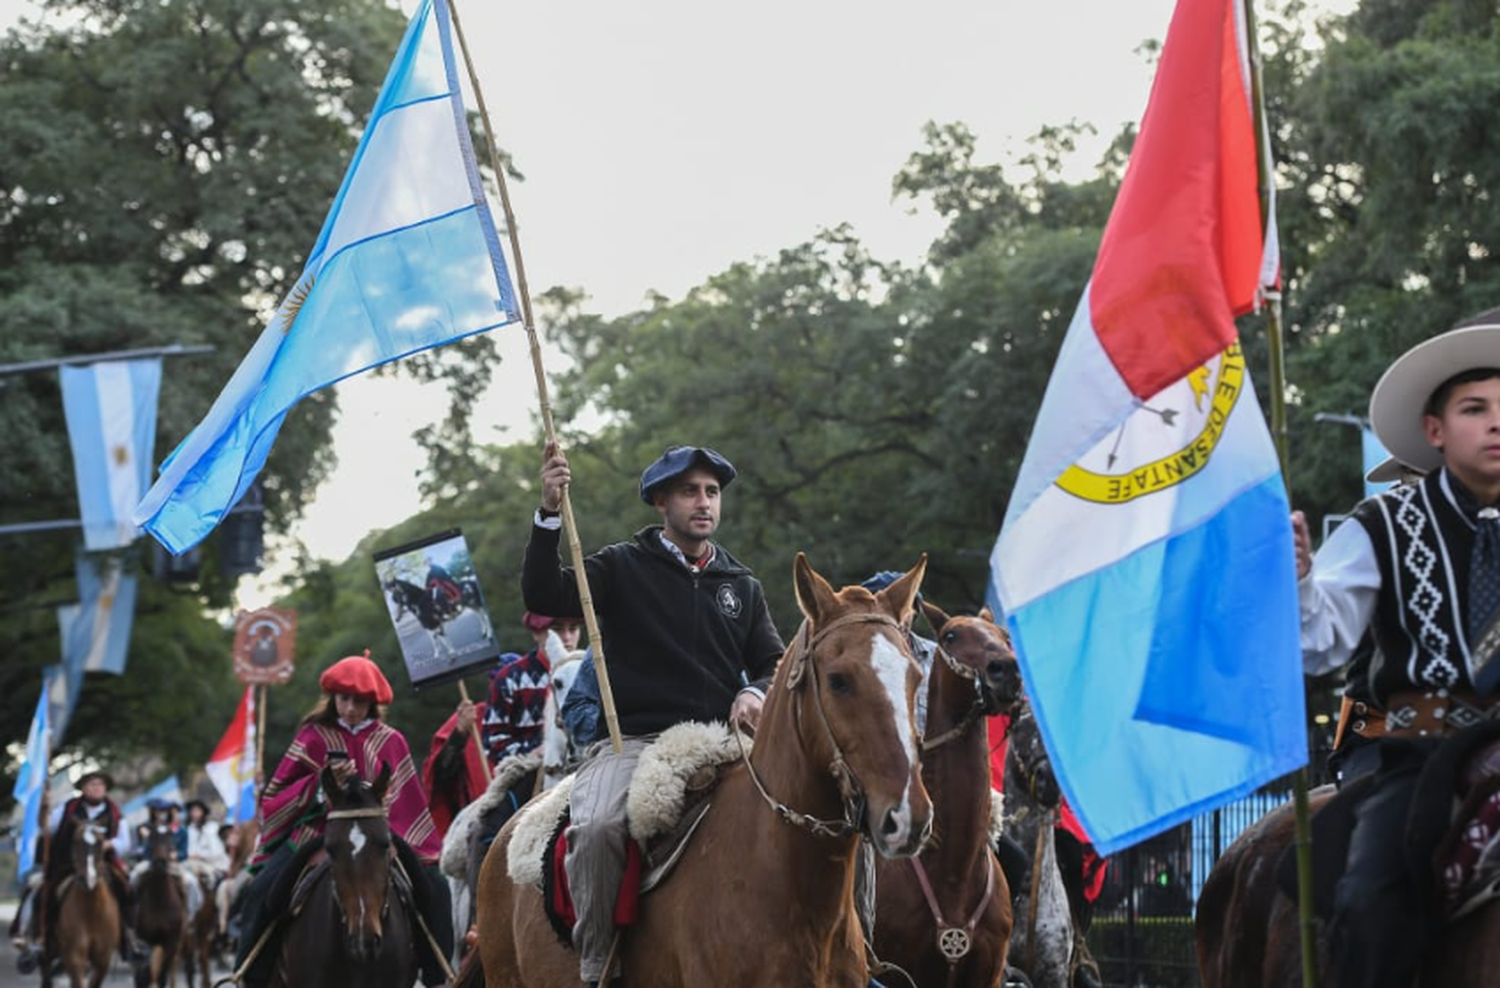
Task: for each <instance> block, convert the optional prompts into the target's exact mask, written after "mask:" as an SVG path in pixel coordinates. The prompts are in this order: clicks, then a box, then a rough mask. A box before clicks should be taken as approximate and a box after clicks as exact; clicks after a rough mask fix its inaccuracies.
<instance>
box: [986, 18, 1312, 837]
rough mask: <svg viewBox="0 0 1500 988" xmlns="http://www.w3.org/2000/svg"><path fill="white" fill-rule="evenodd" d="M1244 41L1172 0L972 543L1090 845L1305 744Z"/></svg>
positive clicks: (1297, 757)
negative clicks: (1089, 268)
mask: <svg viewBox="0 0 1500 988" xmlns="http://www.w3.org/2000/svg"><path fill="white" fill-rule="evenodd" d="M1247 52H1248V44H1247V34H1246V25H1245V21H1244V12H1243V8H1242V6H1241V3H1240V0H1180V2H1179V3H1178V5H1177V10H1176V13H1175V14H1174V15H1173V18H1172V24H1171V27H1170V29H1169V31H1168V34H1167V41H1166V44H1165V46H1164V47H1163V50H1162V57H1161V63H1160V65H1159V68H1158V70H1157V76H1156V80H1155V83H1154V85H1153V87H1152V92H1151V99H1150V102H1149V104H1148V106H1147V108H1146V115H1145V117H1144V118H1143V119H1142V121H1141V127H1140V134H1139V137H1138V139H1137V141H1136V145H1135V149H1134V151H1133V153H1132V155H1131V159H1130V164H1129V167H1128V169H1127V171H1126V174H1125V179H1124V182H1123V184H1122V185H1121V188H1120V193H1119V197H1118V199H1117V200H1116V202H1115V206H1114V209H1113V211H1112V212H1111V214H1110V218H1109V222H1108V224H1107V226H1106V227H1105V231H1104V237H1103V240H1102V242H1101V244H1100V248H1099V255H1098V258H1097V260H1096V261H1095V264H1094V271H1093V277H1092V278H1091V279H1090V281H1089V283H1088V285H1087V286H1086V287H1085V288H1084V293H1083V299H1082V301H1081V302H1080V304H1079V306H1078V311H1077V313H1076V314H1075V315H1074V317H1073V322H1072V324H1071V325H1070V327H1069V329H1068V333H1067V336H1066V337H1065V339H1064V341H1063V345H1062V349H1061V352H1060V353H1059V355H1058V358H1057V364H1056V366H1055V367H1054V369H1053V373H1052V379H1051V381H1050V382H1049V384H1048V387H1047V394H1046V397H1045V398H1044V399H1043V402H1042V407H1041V410H1040V412H1039V413H1038V417H1037V422H1036V425H1035V428H1034V430H1033V432H1032V436H1031V440H1030V443H1029V446H1028V448H1027V452H1026V458H1025V461H1024V462H1023V464H1022V467H1021V471H1020V474H1019V476H1018V478H1017V483H1016V487H1015V489H1014V491H1013V492H1012V496H1011V501H1010V507H1009V510H1008V512H1007V514H1006V519H1005V524H1004V527H1003V528H1002V530H1001V533H1000V537H999V539H998V541H997V542H996V545H995V550H994V553H993V555H992V557H991V564H992V569H991V583H992V586H991V590H992V592H993V596H994V598H995V602H996V603H998V604H999V606H1000V607H1001V609H1002V610H1003V612H1004V613H1005V614H1006V615H1007V619H1008V621H1009V623H1010V627H1011V630H1012V633H1013V634H1014V636H1015V638H1016V642H1017V646H1018V652H1019V654H1020V659H1021V664H1022V672H1023V676H1024V678H1025V681H1026V684H1027V690H1028V692H1029V694H1030V696H1031V700H1032V703H1033V705H1034V706H1035V709H1036V714H1037V720H1038V722H1039V725H1040V727H1041V729H1042V734H1043V738H1044V740H1045V741H1046V744H1047V748H1048V751H1049V752H1050V753H1051V755H1052V758H1053V764H1054V767H1055V768H1056V770H1057V773H1058V778H1059V782H1060V783H1061V785H1062V789H1063V791H1064V792H1065V793H1066V794H1067V797H1068V800H1069V801H1070V802H1071V803H1072V804H1073V807H1074V809H1075V810H1076V811H1077V813H1078V815H1079V817H1080V818H1081V819H1082V821H1083V825H1084V827H1085V829H1086V830H1087V831H1088V833H1089V835H1090V837H1092V838H1093V841H1094V843H1095V845H1096V846H1097V847H1098V848H1099V850H1100V851H1101V852H1102V853H1105V854H1108V853H1111V852H1112V851H1115V850H1118V849H1120V848H1123V847H1126V846H1129V845H1130V844H1133V843H1136V842H1138V841H1140V840H1143V839H1145V838H1147V837H1149V836H1151V835H1152V834H1155V833H1158V832H1160V831H1162V830H1164V829H1166V828H1168V827H1170V826H1173V825H1174V824H1177V823H1180V822H1181V821H1183V820H1185V819H1188V818H1190V817H1192V816H1194V815H1196V814H1198V813H1201V812H1204V811H1206V810H1208V809H1211V808H1213V807H1214V806H1217V805H1219V804H1221V803H1224V802H1226V801H1228V800H1230V799H1234V798H1236V797H1238V796H1240V795H1243V794H1245V793H1248V792H1250V791H1251V790H1253V789H1255V788H1257V787H1258V786H1260V785H1262V784H1263V783H1265V782H1268V781H1270V780H1271V779H1274V778H1276V777H1278V776H1280V775H1283V774H1285V773H1286V772H1288V771H1291V770H1292V769H1295V768H1296V767H1298V766H1300V765H1302V764H1303V763H1304V762H1305V761H1306V757H1307V755H1306V742H1305V735H1306V731H1305V726H1304V720H1303V716H1304V715H1303V696H1302V682H1301V673H1300V661H1299V655H1300V651H1299V647H1298V613H1297V594H1296V569H1295V564H1294V561H1293V555H1292V538H1291V527H1290V524H1289V522H1288V511H1289V507H1288V503H1287V497H1286V492H1285V488H1284V486H1283V481H1282V478H1281V473H1280V469H1279V465H1278V462H1277V457H1276V451H1275V448H1274V446H1273V444H1272V442H1271V437H1270V434H1269V432H1268V430H1267V428H1266V424H1265V420H1264V418H1263V416H1262V415H1261V411H1260V407H1259V405H1258V404H1257V402H1256V399H1255V393H1254V391H1253V389H1252V388H1251V385H1250V378H1249V374H1248V372H1247V369H1246V365H1245V356H1244V353H1243V352H1242V350H1241V349H1240V345H1239V340H1238V335H1237V333H1236V330H1235V325H1234V319H1235V317H1236V316H1238V315H1241V314H1244V313H1246V312H1248V311H1250V310H1251V309H1253V308H1254V306H1255V304H1256V301H1257V296H1258V293H1259V291H1260V290H1261V287H1262V286H1264V285H1267V284H1273V283H1274V282H1275V280H1276V276H1277V270H1278V263H1279V259H1278V257H1277V248H1276V234H1275V226H1274V223H1273V222H1272V221H1271V220H1270V218H1269V217H1265V216H1263V215H1262V212H1261V206H1260V198H1259V194H1258V187H1259V181H1260V175H1261V174H1262V169H1264V174H1266V175H1267V176H1269V174H1270V170H1269V167H1268V166H1269V162H1265V161H1260V160H1258V153H1257V150H1256V146H1257V145H1256V140H1255V120H1256V116H1257V114H1258V112H1259V111H1258V109H1257V108H1256V106H1255V105H1254V103H1253V101H1252V99H1251V93H1252V87H1251V83H1250V79H1251V76H1250V70H1249V59H1248V57H1247ZM1267 181H1269V178H1268V179H1267Z"/></svg>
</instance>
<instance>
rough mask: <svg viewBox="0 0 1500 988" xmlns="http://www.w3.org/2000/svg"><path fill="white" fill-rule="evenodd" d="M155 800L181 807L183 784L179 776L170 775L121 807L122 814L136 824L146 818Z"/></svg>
mask: <svg viewBox="0 0 1500 988" xmlns="http://www.w3.org/2000/svg"><path fill="white" fill-rule="evenodd" d="M153 799H160V800H162V801H164V802H168V803H177V804H178V805H181V803H182V782H181V781H180V780H179V779H178V778H177V776H175V775H169V776H167V777H166V778H165V779H162V780H161V781H160V782H158V783H157V784H156V785H154V786H152V787H151V788H150V789H147V790H146V791H145V792H143V793H141V794H140V795H139V796H137V797H135V798H134V799H132V800H130V801H129V802H127V803H125V805H124V806H121V807H120V812H121V813H123V814H124V815H125V818H126V819H127V820H130V821H131V822H136V821H137V820H140V819H143V818H144V817H145V815H146V811H147V810H148V809H149V808H150V805H149V804H150V803H151V801H152V800H153Z"/></svg>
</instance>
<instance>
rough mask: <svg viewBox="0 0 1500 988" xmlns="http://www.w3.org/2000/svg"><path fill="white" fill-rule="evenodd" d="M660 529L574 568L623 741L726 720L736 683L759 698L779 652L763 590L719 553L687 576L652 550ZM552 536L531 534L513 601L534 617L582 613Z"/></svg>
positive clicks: (718, 549)
mask: <svg viewBox="0 0 1500 988" xmlns="http://www.w3.org/2000/svg"><path fill="white" fill-rule="evenodd" d="M660 531H661V526H659V525H653V526H651V527H649V528H645V529H642V530H641V531H639V532H637V533H636V534H635V537H634V538H633V539H632V540H631V541H629V542H618V543H616V544H614V545H610V546H605V547H604V548H603V549H600V550H599V551H598V552H596V553H594V554H593V555H591V556H589V557H588V558H586V559H585V560H584V566H585V567H587V570H588V577H589V591H590V593H591V595H592V596H593V602H594V612H595V614H596V615H597V616H598V619H599V633H600V636H601V637H602V638H603V639H604V660H605V665H606V667H607V668H608V670H609V683H610V689H611V691H612V692H613V694H614V700H615V709H616V711H617V712H618V714H619V718H620V731H621V732H622V733H623V734H626V735H639V734H655V733H658V732H660V731H664V730H666V729H667V728H669V727H672V726H673V725H675V724H680V723H682V722H683V721H686V720H697V721H712V720H720V721H722V720H727V719H728V718H729V708H730V707H731V706H732V705H733V703H734V697H735V694H736V693H738V692H739V691H740V690H741V689H742V688H744V687H745V686H746V685H753V686H757V687H759V688H760V689H761V690H764V689H765V688H766V687H767V686H769V685H770V681H771V676H772V674H773V673H774V672H775V669H776V661H777V660H778V659H780V658H781V653H782V651H783V650H784V648H783V646H782V644H781V636H780V635H778V634H777V633H776V626H775V625H773V624H772V623H771V612H770V610H769V609H768V608H767V607H766V595H765V591H764V590H763V589H762V588H761V585H760V581H759V580H757V579H756V578H755V577H754V576H753V575H752V574H751V572H750V570H749V569H748V568H747V567H745V566H744V565H742V564H741V563H740V562H739V561H738V560H736V559H735V558H734V557H733V556H731V555H729V553H727V552H725V551H724V547H723V546H718V545H716V546H715V552H714V558H713V559H712V560H710V561H709V564H708V566H707V567H706V568H705V569H704V570H703V571H702V572H698V573H695V572H692V571H690V570H689V569H688V568H687V567H685V566H684V565H683V564H682V562H681V561H680V560H678V559H677V558H676V557H675V556H673V555H672V553H670V552H669V551H668V550H667V548H666V547H665V546H664V545H662V544H661V540H660V536H659V535H658V533H659V532H660ZM560 535H561V532H560V531H558V530H551V529H545V528H540V527H536V526H533V527H532V530H531V539H530V540H529V541H528V542H527V543H526V561H525V566H524V569H523V570H522V573H521V596H522V598H523V599H524V600H525V602H526V609H527V610H529V611H532V612H534V613H537V614H582V613H583V608H582V605H581V604H580V603H579V599H578V583H577V580H576V578H575V576H574V572H573V570H572V568H571V567H565V566H563V565H562V564H561V562H560V560H559V559H558V555H557V546H558V541H559V537H560Z"/></svg>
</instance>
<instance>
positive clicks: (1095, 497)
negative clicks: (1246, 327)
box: [1057, 342, 1245, 504]
mask: <svg viewBox="0 0 1500 988" xmlns="http://www.w3.org/2000/svg"><path fill="white" fill-rule="evenodd" d="M1244 388H1245V353H1244V350H1242V349H1241V348H1240V344H1239V343H1238V342H1235V343H1233V344H1231V345H1230V347H1229V349H1227V350H1225V351H1224V352H1223V353H1221V354H1219V355H1218V356H1217V357H1215V358H1213V359H1212V360H1210V361H1209V362H1208V363H1207V364H1205V365H1204V366H1202V367H1199V368H1198V369H1196V370H1194V371H1192V372H1191V373H1189V374H1188V375H1187V376H1186V377H1184V378H1183V379H1182V380H1180V381H1178V382H1177V383H1176V384H1173V385H1171V386H1169V387H1167V388H1164V389H1162V391H1161V392H1160V393H1158V394H1156V395H1154V396H1153V397H1152V398H1151V399H1150V400H1149V401H1138V402H1137V403H1136V408H1135V411H1133V412H1132V413H1131V414H1130V416H1129V417H1128V418H1126V419H1125V421H1124V422H1122V423H1121V424H1120V427H1119V428H1118V429H1116V430H1115V431H1113V432H1112V433H1110V434H1109V435H1108V436H1106V437H1105V438H1104V439H1103V440H1102V441H1101V442H1100V443H1099V444H1098V445H1096V446H1095V447H1094V448H1093V449H1091V450H1090V451H1089V452H1088V453H1087V454H1086V455H1084V457H1083V458H1082V459H1080V460H1079V461H1078V462H1077V463H1074V464H1073V465H1072V466H1071V467H1069V468H1068V469H1067V470H1065V471H1063V473H1062V476H1060V477H1058V478H1057V486H1058V487H1061V488H1062V489H1063V490H1065V491H1067V492H1068V493H1069V494H1072V495H1074V496H1075V497H1080V498H1083V499H1084V500H1086V501H1094V502H1096V503H1099V504H1125V503H1127V502H1129V501H1133V500H1135V499H1136V498H1138V497H1145V496H1146V495H1148V494H1155V493H1157V492H1158V491H1163V490H1167V489H1169V488H1171V487H1174V486H1176V485H1177V484H1180V483H1182V482H1183V481H1184V480H1186V479H1188V478H1189V477H1191V476H1193V475H1194V474H1196V473H1198V472H1199V471H1200V470H1202V469H1203V468H1204V467H1206V466H1208V462H1209V460H1210V459H1211V458H1212V457H1213V453H1214V448H1215V447H1216V446H1218V444H1219V439H1220V438H1221V437H1222V436H1223V434H1224V427H1225V426H1226V425H1227V424H1228V422H1229V416H1230V413H1231V412H1233V411H1234V407H1235V404H1236V403H1237V402H1238V401H1239V398H1240V393H1241V392H1242V391H1243V390H1244Z"/></svg>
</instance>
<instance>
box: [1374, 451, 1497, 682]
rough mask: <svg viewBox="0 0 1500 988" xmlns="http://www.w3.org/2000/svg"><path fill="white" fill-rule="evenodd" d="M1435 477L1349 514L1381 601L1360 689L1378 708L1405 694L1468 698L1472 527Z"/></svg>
mask: <svg viewBox="0 0 1500 988" xmlns="http://www.w3.org/2000/svg"><path fill="white" fill-rule="evenodd" d="M1453 483H1454V481H1453V480H1452V478H1451V477H1449V476H1448V473H1447V471H1446V470H1436V471H1434V472H1432V473H1431V474H1428V475H1427V476H1426V477H1424V478H1423V479H1422V482H1421V483H1420V484H1411V485H1408V486H1401V487H1396V488H1393V489H1391V490H1389V491H1386V492H1384V493H1382V494H1380V495H1378V496H1376V497H1372V498H1370V499H1369V500H1366V501H1364V502H1362V503H1360V504H1359V506H1357V507H1356V508H1355V509H1354V518H1355V520H1357V521H1358V522H1359V523H1360V524H1361V525H1363V526H1364V529H1365V531H1366V532H1367V533H1368V534H1369V536H1370V542H1371V543H1372V544H1373V545H1374V547H1375V559H1376V561H1377V563H1378V564H1379V566H1380V594H1379V597H1378V599H1377V601H1376V604H1375V616H1374V618H1373V619H1372V621H1371V630H1372V631H1373V632H1374V634H1375V644H1376V646H1377V650H1376V653H1375V655H1374V657H1373V659H1372V660H1371V662H1370V666H1369V671H1368V674H1367V675H1368V678H1367V681H1366V685H1367V686H1368V689H1369V695H1370V696H1371V697H1372V698H1373V699H1374V700H1375V702H1376V703H1378V704H1380V705H1382V706H1385V705H1387V704H1388V703H1389V701H1390V698H1391V695H1392V694H1393V693H1397V692H1401V691H1409V690H1422V691H1432V690H1442V689H1445V690H1449V691H1453V690H1464V691H1472V689H1473V684H1472V682H1471V681H1470V679H1469V671H1468V670H1469V641H1468V633H1467V631H1466V630H1465V629H1467V627H1468V623H1467V620H1466V618H1467V612H1468V586H1469V553H1470V551H1471V550H1472V549H1473V546H1474V524H1473V522H1471V521H1470V520H1469V519H1468V518H1466V517H1465V516H1464V513H1463V511H1462V510H1461V509H1460V508H1459V507H1458V504H1457V502H1456V501H1455V499H1454V496H1453V489H1452V486H1451V485H1452V484H1453Z"/></svg>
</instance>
